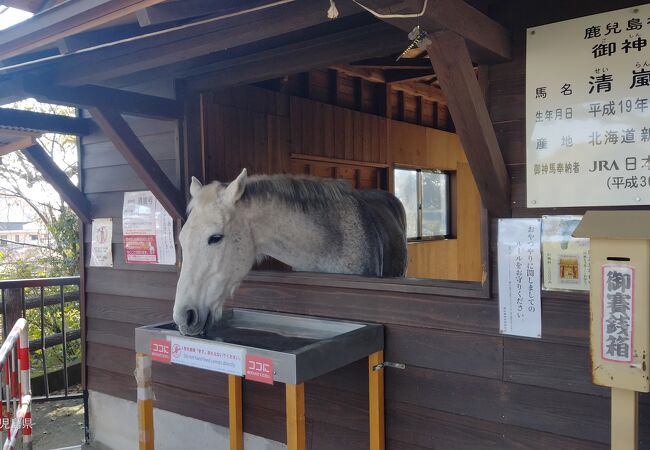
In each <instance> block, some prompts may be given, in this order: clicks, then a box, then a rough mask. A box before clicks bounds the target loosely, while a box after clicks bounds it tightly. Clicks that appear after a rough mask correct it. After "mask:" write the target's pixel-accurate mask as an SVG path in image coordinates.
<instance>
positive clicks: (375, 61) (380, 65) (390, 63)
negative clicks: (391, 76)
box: [350, 56, 431, 70]
mask: <svg viewBox="0 0 650 450" xmlns="http://www.w3.org/2000/svg"><path fill="white" fill-rule="evenodd" d="M396 59H397V58H395V57H393V56H389V57H380V58H369V59H364V60H361V61H355V62H352V63H350V65H351V66H355V67H364V68H374V69H395V70H399V69H407V70H408V69H430V68H431V62H430V61H429V60H428V59H427V58H402V59H400V60H399V61H397V60H396Z"/></svg>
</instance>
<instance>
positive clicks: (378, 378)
mask: <svg viewBox="0 0 650 450" xmlns="http://www.w3.org/2000/svg"><path fill="white" fill-rule="evenodd" d="M383 362H384V352H383V351H379V352H376V353H373V354H372V355H370V356H369V357H368V400H369V405H368V411H369V414H370V450H384V446H385V443H384V441H385V425H384V370H383V369H377V370H376V369H375V368H376V367H377V366H378V365H379V364H381V363H383Z"/></svg>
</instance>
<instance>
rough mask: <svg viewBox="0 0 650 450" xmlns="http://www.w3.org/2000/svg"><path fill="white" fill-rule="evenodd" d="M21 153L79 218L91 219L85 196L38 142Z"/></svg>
mask: <svg viewBox="0 0 650 450" xmlns="http://www.w3.org/2000/svg"><path fill="white" fill-rule="evenodd" d="M23 155H25V157H26V158H27V160H28V161H29V162H30V163H32V165H33V166H34V167H35V168H36V170H38V171H39V172H41V175H43V178H44V179H45V181H47V182H48V183H50V184H51V185H52V186H53V187H54V189H56V191H57V192H58V193H59V195H60V196H61V198H63V200H65V202H66V203H67V204H68V205H70V207H71V208H72V209H73V210H74V212H75V213H76V214H77V216H79V218H80V219H81V220H82V221H83V222H85V223H90V222H91V221H92V216H91V205H90V202H89V201H88V199H87V198H86V196H85V195H84V194H83V193H82V192H81V191H80V190H79V189H78V188H77V186H75V185H74V184H72V181H70V178H68V175H66V173H65V172H64V171H63V170H61V169H60V168H59V166H57V165H56V163H55V162H54V161H53V160H52V158H50V155H48V154H47V152H46V151H45V149H44V148H43V147H41V145H40V144H34V145H31V146H30V147H27V148H26V149H24V150H23Z"/></svg>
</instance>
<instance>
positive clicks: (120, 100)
mask: <svg viewBox="0 0 650 450" xmlns="http://www.w3.org/2000/svg"><path fill="white" fill-rule="evenodd" d="M29 97H33V98H35V99H36V100H38V101H41V102H44V103H54V104H57V105H66V106H73V107H79V108H89V107H109V108H114V109H117V110H119V111H120V112H122V113H125V114H130V115H134V116H142V117H148V118H152V119H160V120H182V119H183V116H184V110H183V106H182V104H181V102H179V101H177V100H173V99H168V98H164V97H157V96H153V95H147V94H139V93H137V92H129V91H124V90H120V89H113V88H106V87H102V86H92V85H86V86H78V87H66V86H56V85H52V84H51V83H49V82H47V81H45V80H41V79H37V78H32V77H20V78H13V79H10V80H8V81H6V82H4V83H0V98H2V99H4V100H7V99H11V100H14V99H16V98H18V99H24V98H29Z"/></svg>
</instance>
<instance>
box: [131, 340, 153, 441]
mask: <svg viewBox="0 0 650 450" xmlns="http://www.w3.org/2000/svg"><path fill="white" fill-rule="evenodd" d="M135 380H136V382H137V384H138V393H137V396H138V430H139V448H140V450H154V429H153V381H152V377H151V356H150V355H147V354H145V353H140V352H138V353H136V355H135Z"/></svg>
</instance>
